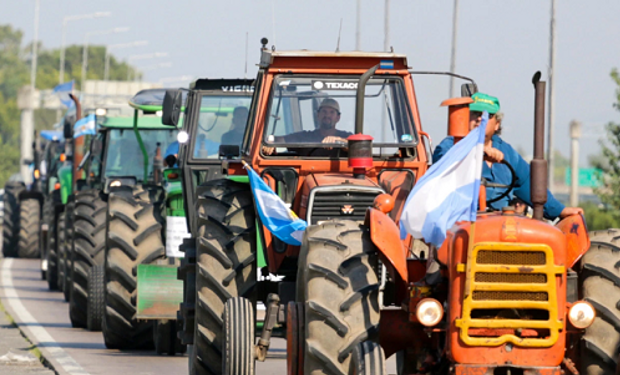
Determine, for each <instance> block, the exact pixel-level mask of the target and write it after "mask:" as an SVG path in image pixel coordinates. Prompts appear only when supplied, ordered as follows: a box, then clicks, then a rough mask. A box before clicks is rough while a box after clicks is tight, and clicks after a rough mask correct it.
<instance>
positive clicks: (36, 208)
mask: <svg viewBox="0 0 620 375" xmlns="http://www.w3.org/2000/svg"><path fill="white" fill-rule="evenodd" d="M40 226H41V204H40V203H39V200H38V199H36V198H28V199H24V200H22V201H21V203H20V205H19V244H18V247H17V255H18V256H19V257H20V258H39V257H40V250H39V245H40V241H39V235H40V231H39V230H40Z"/></svg>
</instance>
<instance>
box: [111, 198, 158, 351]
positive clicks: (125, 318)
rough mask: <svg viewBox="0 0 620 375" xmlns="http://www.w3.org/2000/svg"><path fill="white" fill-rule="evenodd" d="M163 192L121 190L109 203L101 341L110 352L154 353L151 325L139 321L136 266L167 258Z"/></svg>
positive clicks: (150, 323)
mask: <svg viewBox="0 0 620 375" xmlns="http://www.w3.org/2000/svg"><path fill="white" fill-rule="evenodd" d="M161 207H162V201H161V190H155V189H153V190H145V189H144V188H143V187H141V186H137V187H134V188H130V187H121V188H119V189H118V190H116V191H114V192H112V193H110V196H109V198H108V229H107V236H106V258H105V284H106V290H105V304H106V309H105V313H104V319H103V326H102V330H103V337H104V341H105V344H106V347H108V348H110V349H152V348H153V323H152V322H138V321H137V320H136V319H135V314H136V291H137V288H136V287H137V280H136V275H137V267H138V265H139V264H150V263H153V262H155V261H156V260H158V259H160V258H163V257H164V256H165V255H166V249H165V247H164V243H163V238H162V227H163V223H164V221H163V217H162V216H161V212H160V210H161Z"/></svg>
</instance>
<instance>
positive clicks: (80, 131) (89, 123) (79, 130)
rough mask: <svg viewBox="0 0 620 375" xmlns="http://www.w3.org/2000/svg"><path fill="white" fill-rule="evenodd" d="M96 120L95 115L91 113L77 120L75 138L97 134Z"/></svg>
mask: <svg viewBox="0 0 620 375" xmlns="http://www.w3.org/2000/svg"><path fill="white" fill-rule="evenodd" d="M95 120H96V118H95V115H94V114H91V115H88V116H86V117H84V118H83V119H80V120H79V121H78V122H76V123H75V125H73V138H79V137H81V136H83V135H87V134H91V135H95V134H97V131H96V129H95V128H96V126H95V124H96V121H95Z"/></svg>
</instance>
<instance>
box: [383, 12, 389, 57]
mask: <svg viewBox="0 0 620 375" xmlns="http://www.w3.org/2000/svg"><path fill="white" fill-rule="evenodd" d="M383 50H384V51H385V52H390V0H385V23H384V25H383Z"/></svg>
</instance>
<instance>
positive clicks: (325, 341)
mask: <svg viewBox="0 0 620 375" xmlns="http://www.w3.org/2000/svg"><path fill="white" fill-rule="evenodd" d="M376 254H377V251H376V248H375V246H374V244H373V243H372V241H371V240H370V234H369V231H368V228H366V227H364V226H363V225H360V224H358V223H356V222H354V221H348V220H345V221H330V222H326V223H323V224H321V225H313V226H310V227H308V228H307V229H306V232H305V233H304V238H303V242H302V245H301V251H300V258H301V259H305V266H304V267H303V269H300V275H299V276H298V282H300V283H302V285H303V287H298V290H301V291H302V293H303V294H304V295H303V296H298V297H297V298H300V297H301V300H302V301H305V327H306V335H305V339H306V341H305V346H304V359H303V360H304V374H306V375H318V374H331V375H336V374H337V375H346V374H349V373H351V372H352V370H353V363H352V362H351V358H352V353H353V351H354V349H355V348H356V347H357V346H358V345H361V344H363V343H364V342H366V341H371V342H377V339H378V332H379V301H378V292H379V282H378V277H377V271H376V267H377V255H376Z"/></svg>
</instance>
